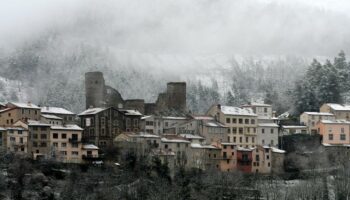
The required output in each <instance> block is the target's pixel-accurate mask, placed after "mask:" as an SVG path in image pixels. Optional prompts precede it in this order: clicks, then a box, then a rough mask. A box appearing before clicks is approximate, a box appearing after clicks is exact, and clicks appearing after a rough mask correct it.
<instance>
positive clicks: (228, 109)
mask: <svg viewBox="0 0 350 200" xmlns="http://www.w3.org/2000/svg"><path fill="white" fill-rule="evenodd" d="M221 111H222V112H223V113H224V114H225V115H244V116H257V115H256V114H255V113H254V112H253V110H252V109H250V108H239V107H233V106H221Z"/></svg>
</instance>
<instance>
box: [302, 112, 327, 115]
mask: <svg viewBox="0 0 350 200" xmlns="http://www.w3.org/2000/svg"><path fill="white" fill-rule="evenodd" d="M304 113H305V114H308V115H321V116H334V115H333V114H332V113H327V112H304ZM304 113H302V114H304Z"/></svg>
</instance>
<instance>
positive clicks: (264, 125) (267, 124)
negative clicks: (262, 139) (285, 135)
mask: <svg viewBox="0 0 350 200" xmlns="http://www.w3.org/2000/svg"><path fill="white" fill-rule="evenodd" d="M258 126H259V127H278V125H277V124H275V123H260V124H259V125H258Z"/></svg>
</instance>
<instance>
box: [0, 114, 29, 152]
mask: <svg viewBox="0 0 350 200" xmlns="http://www.w3.org/2000/svg"><path fill="white" fill-rule="evenodd" d="M27 143H28V127H26V126H25V124H24V123H22V122H21V121H18V122H16V123H14V124H13V125H12V126H8V127H0V148H2V149H3V151H6V152H13V153H23V154H27V152H28V148H27Z"/></svg>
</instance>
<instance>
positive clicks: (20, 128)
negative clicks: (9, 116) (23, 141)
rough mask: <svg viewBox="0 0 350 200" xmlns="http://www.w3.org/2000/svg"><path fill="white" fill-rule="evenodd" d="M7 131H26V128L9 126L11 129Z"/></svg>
mask: <svg viewBox="0 0 350 200" xmlns="http://www.w3.org/2000/svg"><path fill="white" fill-rule="evenodd" d="M6 129H7V130H26V129H25V128H23V127H15V126H9V127H6Z"/></svg>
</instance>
